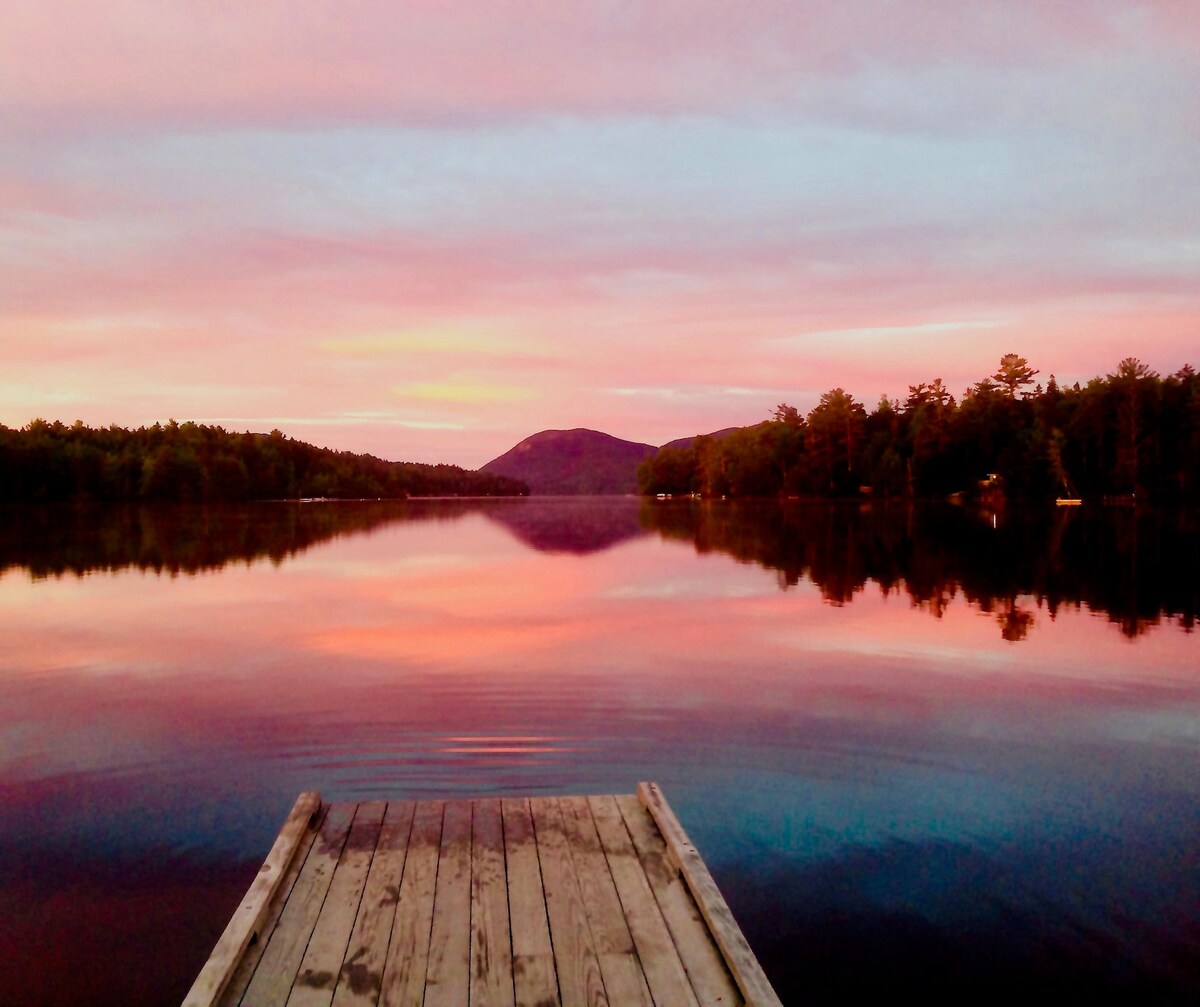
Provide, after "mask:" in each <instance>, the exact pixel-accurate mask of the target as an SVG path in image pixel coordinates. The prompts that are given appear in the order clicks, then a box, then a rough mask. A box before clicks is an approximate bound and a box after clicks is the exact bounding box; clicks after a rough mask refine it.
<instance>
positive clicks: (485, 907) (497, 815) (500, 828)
mask: <svg viewBox="0 0 1200 1007" xmlns="http://www.w3.org/2000/svg"><path fill="white" fill-rule="evenodd" d="M471 815H472V817H471V1007H514V1003H515V993H514V990H513V969H512V938H511V935H510V930H509V923H508V879H507V875H506V872H505V866H504V820H503V817H502V814H501V809H500V801H499V799H488V800H481V801H475V802H473V803H472V807H471Z"/></svg>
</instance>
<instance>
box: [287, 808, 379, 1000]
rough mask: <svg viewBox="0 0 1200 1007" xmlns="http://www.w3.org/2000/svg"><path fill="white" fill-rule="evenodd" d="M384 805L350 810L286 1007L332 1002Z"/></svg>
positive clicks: (360, 899) (377, 838) (377, 836)
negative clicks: (347, 826) (351, 818)
mask: <svg viewBox="0 0 1200 1007" xmlns="http://www.w3.org/2000/svg"><path fill="white" fill-rule="evenodd" d="M386 808H387V805H386V804H384V803H383V802H382V801H369V802H365V803H363V804H360V805H358V809H357V810H356V811H355V813H354V823H353V824H352V825H351V826H350V835H349V837H347V839H346V845H345V846H344V847H343V848H342V855H341V858H340V859H339V860H338V864H337V868H336V869H335V870H334V872H333V880H332V881H331V882H330V885H329V891H328V892H327V893H326V895H325V902H324V904H323V905H322V906H321V915H320V916H319V917H318V919H317V925H316V927H314V928H313V933H312V937H310V938H309V941H308V947H307V948H306V949H305V951H304V958H303V959H302V960H301V962H300V971H299V973H298V974H297V975H296V982H295V984H294V985H293V986H292V992H291V995H290V996H289V997H288V1001H287V1003H288V1007H329V1005H330V1004H331V1003H332V1002H333V991H334V990H335V989H336V988H337V981H338V976H339V975H340V974H341V971H342V962H343V961H344V960H345V958H346V946H347V944H349V942H350V931H351V930H352V929H353V927H354V920H355V917H357V916H358V907H359V904H360V903H361V902H362V893H363V888H365V887H366V884H367V872H368V871H369V870H370V869H371V859H372V857H373V856H374V854H375V844H376V843H377V842H378V841H379V830H380V828H381V827H382V826H383V813H384V811H385V810H386Z"/></svg>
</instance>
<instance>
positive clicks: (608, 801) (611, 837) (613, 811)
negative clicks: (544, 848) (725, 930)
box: [588, 797, 698, 1007]
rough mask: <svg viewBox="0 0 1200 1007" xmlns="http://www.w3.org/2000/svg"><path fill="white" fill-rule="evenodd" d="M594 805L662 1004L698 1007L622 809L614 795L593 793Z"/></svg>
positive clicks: (620, 891) (594, 815)
mask: <svg viewBox="0 0 1200 1007" xmlns="http://www.w3.org/2000/svg"><path fill="white" fill-rule="evenodd" d="M588 804H589V806H590V807H591V809H592V819H593V820H594V821H595V823H596V831H597V833H598V834H599V836H600V843H601V845H602V846H603V848H604V854H605V856H606V857H607V859H608V867H609V871H610V872H611V873H612V877H613V882H614V884H615V885H616V888H617V894H618V895H619V896H620V899H621V906H622V908H623V910H624V914H625V920H626V922H627V923H628V925H629V931H630V933H631V935H632V937H633V943H634V946H635V947H636V948H637V952H638V957H639V958H640V959H641V963H642V971H643V972H644V973H645V974H646V981H647V983H648V984H649V987H650V994H651V996H652V997H653V999H654V1003H655V1005H656V1007H676V1005H679V1007H698V1001H697V999H696V995H695V993H694V992H693V990H692V986H691V983H690V982H689V981H688V977H687V972H686V970H685V969H684V966H683V962H682V961H681V960H680V957H679V952H678V950H677V949H676V947H675V942H674V941H673V940H672V939H671V933H670V931H669V930H668V929H667V924H666V921H665V920H664V919H663V916H662V912H661V910H660V909H659V907H658V903H657V902H656V901H655V900H654V893H653V892H652V891H651V890H650V882H649V880H648V879H647V877H646V872H645V870H643V868H642V864H641V861H640V860H638V855H637V850H635V849H634V846H633V840H632V839H630V837H629V832H628V830H627V829H626V828H625V821H624V819H623V818H622V817H621V809H620V808H619V807H617V802H616V800H615V799H614V798H612V797H590V798H588Z"/></svg>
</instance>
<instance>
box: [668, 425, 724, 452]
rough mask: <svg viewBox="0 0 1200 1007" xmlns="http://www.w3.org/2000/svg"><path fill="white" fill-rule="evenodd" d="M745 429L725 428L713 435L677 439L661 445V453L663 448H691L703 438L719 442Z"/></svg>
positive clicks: (714, 432) (697, 435) (715, 431)
mask: <svg viewBox="0 0 1200 1007" xmlns="http://www.w3.org/2000/svg"><path fill="white" fill-rule="evenodd" d="M744 429H745V427H725V428H723V429H721V430H714V431H713V432H712V433H711V434H696V435H695V436H694V437H677V438H676V439H675V440H673V441H667V443H666V444H662V445H660V446H659V450H660V451H661V450H662V449H663V448H676V449H685V448H690V447H691V446H692V445H693V444H695V443H696V441H698V440H699V439H700V438H701V437H711V438H712V439H713V440H714V441H719V440H720V439H721V438H722V437H728V436H729V435H730V434H732V433H736V432H737V431H738V430H744Z"/></svg>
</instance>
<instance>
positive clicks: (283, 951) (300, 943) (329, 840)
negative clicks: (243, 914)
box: [242, 804, 355, 1007]
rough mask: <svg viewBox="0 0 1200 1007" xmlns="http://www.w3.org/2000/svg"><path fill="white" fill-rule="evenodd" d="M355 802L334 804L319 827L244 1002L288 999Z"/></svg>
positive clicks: (258, 1005)
mask: <svg viewBox="0 0 1200 1007" xmlns="http://www.w3.org/2000/svg"><path fill="white" fill-rule="evenodd" d="M354 807H355V806H354V805H353V804H332V805H330V806H329V812H328V814H327V815H326V816H325V819H324V821H322V823H321V827H320V829H319V830H318V833H317V838H316V840H315V841H314V843H313V845H312V848H311V849H310V850H309V851H308V856H307V857H306V858H305V860H304V868H303V869H302V870H301V872H300V876H299V877H298V878H297V879H296V883H295V884H294V885H293V886H292V891H291V894H290V895H289V896H288V900H287V904H286V905H285V906H284V907H283V912H282V913H281V914H280V916H279V922H278V923H276V924H275V929H274V930H272V931H271V935H270V937H269V938H268V939H267V946H266V948H265V949H264V950H263V954H262V959H261V960H260V961H259V963H258V968H257V969H255V971H254V975H253V977H252V978H251V980H250V983H249V985H248V986H247V987H246V992H245V994H244V995H243V997H242V1002H243V1003H245V1004H249V1005H253V1007H272V1005H276V1004H279V1005H282V1004H284V1003H286V1002H287V998H288V995H289V994H290V993H291V990H292V982H293V980H294V979H295V978H296V972H297V971H298V970H299V968H300V961H301V959H302V958H303V957H304V949H305V948H306V947H307V946H308V940H309V937H311V936H312V932H313V927H314V926H315V925H316V922H317V916H318V915H319V914H320V911H321V905H322V903H323V902H324V901H325V894H326V892H328V891H329V884H330V882H331V881H332V880H333V872H334V870H335V868H336V867H337V862H338V858H339V857H340V856H341V853H342V847H343V846H344V845H345V842H346V837H347V835H348V834H349V832H350V822H351V820H352V819H353V817H354Z"/></svg>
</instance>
